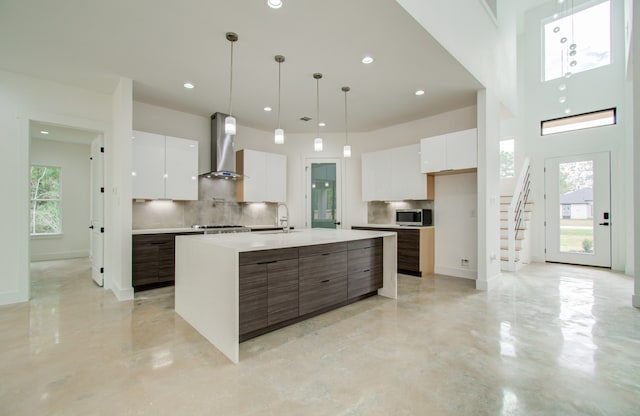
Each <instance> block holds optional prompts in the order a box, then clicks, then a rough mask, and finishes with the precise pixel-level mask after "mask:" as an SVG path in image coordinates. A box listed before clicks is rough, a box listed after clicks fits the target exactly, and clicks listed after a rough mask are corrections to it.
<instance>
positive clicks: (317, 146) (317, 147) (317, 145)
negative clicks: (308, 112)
mask: <svg viewBox="0 0 640 416" xmlns="http://www.w3.org/2000/svg"><path fill="white" fill-rule="evenodd" d="M313 78H314V79H315V80H316V138H315V139H313V150H314V151H316V152H322V138H321V137H320V79H321V78H322V74H321V73H319V72H316V73H315V74H313Z"/></svg>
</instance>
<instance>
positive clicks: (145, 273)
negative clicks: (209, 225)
mask: <svg viewBox="0 0 640 416" xmlns="http://www.w3.org/2000/svg"><path fill="white" fill-rule="evenodd" d="M194 234H202V233H159V234H134V235H132V236H131V247H132V252H131V284H132V286H133V289H134V290H135V291H140V290H144V289H151V288H155V287H160V286H168V285H172V284H174V282H175V263H176V261H175V260H176V243H175V242H176V235H194Z"/></svg>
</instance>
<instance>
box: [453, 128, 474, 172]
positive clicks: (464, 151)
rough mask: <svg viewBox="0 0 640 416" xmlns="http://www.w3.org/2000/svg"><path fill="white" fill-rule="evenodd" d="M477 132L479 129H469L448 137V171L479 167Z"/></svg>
mask: <svg viewBox="0 0 640 416" xmlns="http://www.w3.org/2000/svg"><path fill="white" fill-rule="evenodd" d="M477 131H478V130H477V129H469V130H462V131H456V132H454V133H449V134H448V135H447V169H452V170H460V169H471V168H477V167H478V149H477V146H478V144H477V143H478V139H477Z"/></svg>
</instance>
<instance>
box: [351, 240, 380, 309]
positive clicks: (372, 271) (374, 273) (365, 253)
mask: <svg viewBox="0 0 640 416" xmlns="http://www.w3.org/2000/svg"><path fill="white" fill-rule="evenodd" d="M347 264H348V279H347V280H348V281H347V297H348V298H349V299H354V298H357V297H358V296H363V295H367V294H370V293H372V292H375V291H377V290H378V289H380V288H381V287H382V239H381V238H372V239H369V240H358V241H350V242H349V250H348V254H347Z"/></svg>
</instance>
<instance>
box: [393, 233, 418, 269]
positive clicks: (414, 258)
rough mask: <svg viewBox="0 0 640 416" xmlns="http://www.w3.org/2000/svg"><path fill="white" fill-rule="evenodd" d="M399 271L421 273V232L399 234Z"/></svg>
mask: <svg viewBox="0 0 640 416" xmlns="http://www.w3.org/2000/svg"><path fill="white" fill-rule="evenodd" d="M398 270H399V271H405V270H406V271H410V272H414V273H418V272H420V230H403V231H402V232H398Z"/></svg>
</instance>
